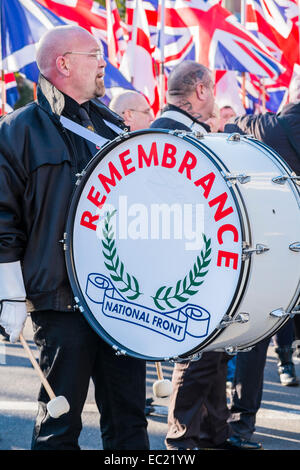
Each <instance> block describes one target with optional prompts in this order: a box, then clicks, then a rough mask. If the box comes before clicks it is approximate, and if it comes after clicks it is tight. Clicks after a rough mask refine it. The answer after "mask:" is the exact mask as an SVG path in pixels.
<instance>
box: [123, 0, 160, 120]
mask: <svg viewBox="0 0 300 470" xmlns="http://www.w3.org/2000/svg"><path fill="white" fill-rule="evenodd" d="M130 26H132V27H131V28H128V31H129V40H128V44H127V49H126V52H125V54H124V55H123V58H122V62H121V66H120V71H121V72H122V73H123V74H124V76H125V77H126V78H127V80H130V81H131V83H132V84H133V86H134V87H135V88H136V90H138V91H140V92H141V93H143V94H144V95H145V97H146V98H147V99H148V101H149V104H150V106H151V108H152V110H153V113H154V116H155V115H156V114H157V112H158V110H159V93H158V84H157V79H156V71H155V63H154V60H153V57H152V48H151V44H150V32H149V27H148V20H147V15H146V12H145V10H144V8H143V3H142V0H136V7H135V10H134V15H133V18H132V25H130Z"/></svg>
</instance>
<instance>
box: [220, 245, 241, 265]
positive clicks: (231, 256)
mask: <svg viewBox="0 0 300 470" xmlns="http://www.w3.org/2000/svg"><path fill="white" fill-rule="evenodd" d="M222 259H225V267H226V268H230V267H231V266H230V261H231V260H232V262H233V263H232V268H233V269H237V267H238V259H239V255H238V253H232V252H230V251H222V250H219V251H218V259H217V266H221V265H222Z"/></svg>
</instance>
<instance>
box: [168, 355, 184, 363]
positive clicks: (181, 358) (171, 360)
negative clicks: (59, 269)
mask: <svg viewBox="0 0 300 470" xmlns="http://www.w3.org/2000/svg"><path fill="white" fill-rule="evenodd" d="M169 361H170V362H175V363H176V362H179V363H180V362H187V361H189V358H188V357H179V356H174V357H171V358H170V359H169Z"/></svg>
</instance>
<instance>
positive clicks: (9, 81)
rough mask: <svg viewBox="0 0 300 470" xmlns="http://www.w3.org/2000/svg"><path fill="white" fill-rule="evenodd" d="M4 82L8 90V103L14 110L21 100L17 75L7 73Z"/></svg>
mask: <svg viewBox="0 0 300 470" xmlns="http://www.w3.org/2000/svg"><path fill="white" fill-rule="evenodd" d="M4 80H5V88H6V103H7V104H8V105H9V106H10V107H11V108H13V107H14V105H15V103H16V101H17V100H18V99H19V92H18V88H17V82H16V78H15V75H14V74H13V73H6V74H5V75H4Z"/></svg>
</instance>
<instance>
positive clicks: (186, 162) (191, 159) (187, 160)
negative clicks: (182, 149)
mask: <svg viewBox="0 0 300 470" xmlns="http://www.w3.org/2000/svg"><path fill="white" fill-rule="evenodd" d="M196 165H197V158H196V157H195V155H194V154H193V153H192V152H190V151H189V150H187V152H186V154H185V156H184V157H183V159H182V162H181V165H180V167H179V168H178V171H179V173H183V171H184V170H186V177H187V178H188V179H189V180H190V179H192V178H191V170H193V169H194V168H195V166H196Z"/></svg>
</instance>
